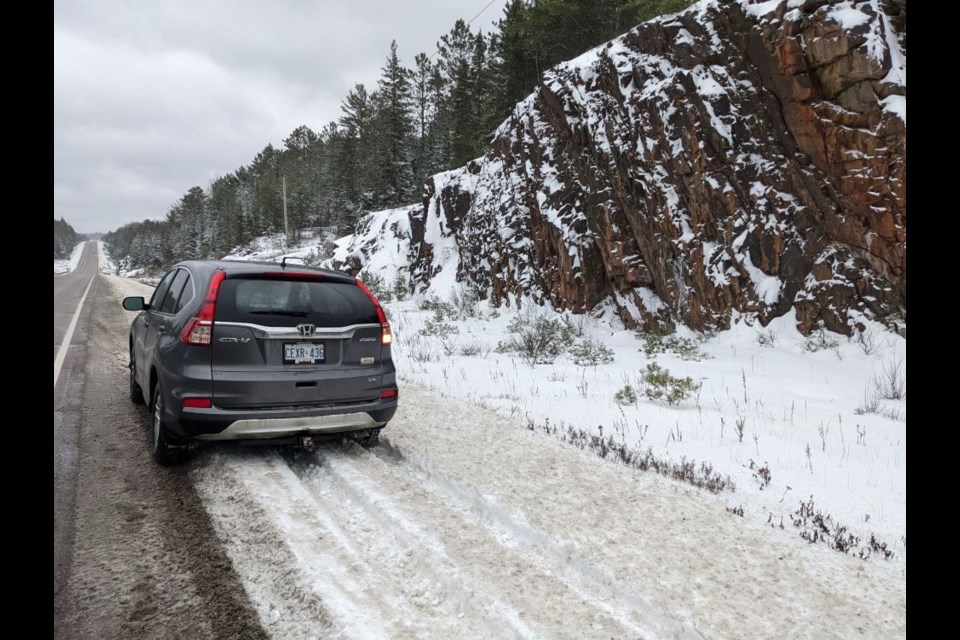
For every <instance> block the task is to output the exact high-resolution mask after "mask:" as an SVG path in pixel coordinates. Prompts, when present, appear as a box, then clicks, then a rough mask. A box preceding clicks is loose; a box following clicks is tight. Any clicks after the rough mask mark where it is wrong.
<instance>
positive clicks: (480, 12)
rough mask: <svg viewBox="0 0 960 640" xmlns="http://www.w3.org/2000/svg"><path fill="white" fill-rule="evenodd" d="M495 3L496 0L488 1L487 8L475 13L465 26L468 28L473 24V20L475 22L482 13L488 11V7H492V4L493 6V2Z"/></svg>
mask: <svg viewBox="0 0 960 640" xmlns="http://www.w3.org/2000/svg"><path fill="white" fill-rule="evenodd" d="M496 1H497V0H490V2H488V3H487V6H485V7H484V8H483V9H480V11H478V12H477V15H475V16H473V17H472V18H470V19H469V20H467V26H468V27H469V26H470V25H471V24H472V23H473V21H474V20H476V19H477V18H479V17H480V15H481V14H482V13H483V12H484V11H486V10H487V9H489V8H490V5H492V4H493V3H494V2H496Z"/></svg>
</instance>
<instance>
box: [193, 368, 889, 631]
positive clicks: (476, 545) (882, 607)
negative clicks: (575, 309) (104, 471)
mask: <svg viewBox="0 0 960 640" xmlns="http://www.w3.org/2000/svg"><path fill="white" fill-rule="evenodd" d="M400 406H401V408H400V411H399V413H398V415H397V416H396V418H395V419H394V421H393V422H392V423H391V425H390V426H389V427H388V428H387V430H386V431H385V437H384V444H383V445H381V447H379V448H378V449H376V450H372V451H366V450H363V449H361V448H359V447H357V446H356V445H343V446H339V445H331V446H325V447H321V448H320V449H319V450H318V451H317V452H316V453H315V454H297V453H293V452H289V451H288V452H282V451H276V450H273V449H259V450H258V449H252V450H251V449H243V448H239V449H228V448H219V449H213V450H210V451H209V452H208V454H207V455H206V456H204V457H203V458H202V459H201V461H200V464H198V465H196V466H195V467H194V469H193V471H192V472H191V473H192V475H193V477H194V479H195V480H196V486H197V488H198V491H199V493H200V495H201V497H202V499H203V501H204V504H205V505H206V506H207V509H208V511H209V513H210V514H211V518H212V521H213V524H214V527H215V529H216V531H217V532H218V536H219V537H220V538H221V540H222V541H223V543H224V545H225V547H226V549H227V552H228V554H229V555H230V558H231V561H232V563H233V566H234V568H235V570H236V571H237V573H238V575H239V576H240V578H241V580H242V582H243V583H244V585H245V588H246V589H247V592H248V594H249V596H250V599H251V602H252V604H253V606H254V607H255V608H256V609H257V611H258V613H259V615H260V618H261V621H262V623H263V625H264V627H265V628H266V629H267V631H268V632H269V633H270V634H271V635H273V636H274V637H278V638H279V637H314V636H317V635H329V636H332V637H343V638H391V637H411V638H434V637H496V638H542V637H569V638H588V637H595V638H599V637H604V638H607V637H617V638H620V637H631V638H740V637H744V635H749V636H752V637H794V638H824V637H851V636H853V635H860V634H863V635H865V636H866V637H904V635H905V619H906V615H905V579H903V578H902V577H901V574H900V572H899V570H898V569H897V568H896V566H895V565H892V564H890V563H869V562H868V563H865V562H863V561H861V560H857V559H853V558H850V557H847V556H842V555H839V554H837V553H835V552H832V551H830V550H828V549H826V548H825V547H823V546H818V545H809V544H807V543H805V542H804V541H802V540H800V539H799V538H798V537H795V536H789V535H778V532H777V531H772V530H770V529H769V528H768V527H766V526H765V525H757V524H755V523H753V522H751V521H744V520H743V519H741V518H739V517H737V516H735V515H732V514H731V513H729V512H728V511H727V509H726V505H725V503H726V502H727V500H726V499H725V498H724V497H717V496H713V495H711V494H708V493H705V492H701V491H697V490H694V489H693V488H691V487H689V486H687V485H684V484H681V483H678V482H675V481H670V480H666V479H663V478H660V477H659V476H656V475H653V474H644V473H636V472H634V471H633V470H630V469H627V468H624V467H621V466H617V465H612V464H607V463H605V462H603V461H601V460H599V459H597V458H595V457H592V456H590V455H588V454H586V453H585V452H582V451H578V450H576V449H573V448H571V447H568V446H565V445H562V444H561V443H558V442H554V441H551V440H550V439H546V438H543V437H542V436H541V435H539V434H536V433H531V432H529V431H527V430H525V429H523V428H522V427H520V425H519V424H518V423H517V422H516V421H514V420H509V419H505V418H502V417H499V416H497V415H495V414H494V413H492V412H490V411H488V410H485V409H482V408H478V407H476V406H472V405H469V404H465V403H463V402H458V401H456V400H453V399H451V398H449V397H444V396H442V395H441V394H439V393H436V392H431V391H427V390H425V389H423V388H422V387H421V386H420V385H418V384H414V383H406V384H402V385H401V405H400Z"/></svg>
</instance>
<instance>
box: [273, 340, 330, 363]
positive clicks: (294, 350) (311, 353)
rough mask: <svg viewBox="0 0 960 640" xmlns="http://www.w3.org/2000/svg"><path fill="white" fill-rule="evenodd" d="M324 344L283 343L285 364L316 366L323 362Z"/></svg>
mask: <svg viewBox="0 0 960 640" xmlns="http://www.w3.org/2000/svg"><path fill="white" fill-rule="evenodd" d="M323 360H324V352H323V343H322V342H285V343H283V363H284V364H316V363H318V362H323Z"/></svg>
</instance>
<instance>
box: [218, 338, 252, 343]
mask: <svg viewBox="0 0 960 640" xmlns="http://www.w3.org/2000/svg"><path fill="white" fill-rule="evenodd" d="M220 342H235V343H236V342H250V338H231V337H226V338H220Z"/></svg>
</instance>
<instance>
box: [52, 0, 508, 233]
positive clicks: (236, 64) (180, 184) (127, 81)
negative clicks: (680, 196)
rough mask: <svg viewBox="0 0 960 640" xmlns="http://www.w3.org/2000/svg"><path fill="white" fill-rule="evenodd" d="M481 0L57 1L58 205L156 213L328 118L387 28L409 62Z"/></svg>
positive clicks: (90, 226) (79, 212)
mask: <svg viewBox="0 0 960 640" xmlns="http://www.w3.org/2000/svg"><path fill="white" fill-rule="evenodd" d="M489 1H490V0H366V1H365V2H352V1H349V0H343V1H335V0H313V1H310V0H273V1H268V0H192V1H185V0H162V1H158V0H149V1H142V0H67V1H63V2H55V3H54V18H53V88H54V99H53V101H54V107H53V155H54V160H53V181H54V191H53V203H54V217H55V218H61V217H63V218H66V219H67V222H69V223H70V224H72V225H73V227H74V228H75V229H76V230H77V231H79V232H81V233H89V232H96V231H109V230H111V229H115V228H117V227H119V226H120V225H122V224H125V223H127V222H133V221H135V220H143V219H146V218H155V219H156V218H161V217H163V216H165V215H166V213H167V211H168V210H169V209H170V206H171V205H172V204H173V203H174V202H176V201H177V200H178V199H179V198H180V196H181V195H183V194H184V193H185V192H186V191H187V189H189V188H190V187H191V186H194V185H200V186H202V187H204V188H206V187H207V186H209V184H210V182H211V181H212V180H213V179H215V178H216V177H217V176H220V175H223V174H225V173H228V172H230V171H233V170H234V169H236V168H237V167H239V166H240V165H243V164H247V163H249V162H250V161H251V160H252V159H253V157H254V155H256V153H257V152H258V151H260V150H261V149H262V148H263V147H265V146H266V145H267V143H268V142H269V143H273V144H274V145H275V146H280V145H282V142H283V139H284V138H286V137H287V135H288V134H289V133H290V132H291V131H293V129H295V128H296V127H297V126H299V125H301V124H305V125H307V126H309V127H310V128H311V129H313V130H315V131H319V130H320V129H321V128H322V127H323V126H324V125H325V124H326V123H327V122H329V121H331V120H335V119H337V118H338V117H339V115H340V100H341V99H342V98H343V96H344V95H345V94H346V92H347V90H348V89H349V88H350V87H351V86H353V83H354V82H363V83H365V84H367V86H373V85H374V84H375V83H376V81H377V78H378V77H379V75H380V67H381V66H382V65H383V63H384V60H385V58H386V55H387V51H388V49H389V46H390V40H392V39H396V40H397V45H398V47H399V53H400V56H401V58H402V59H403V62H404V63H405V64H407V65H411V64H412V62H413V57H414V55H416V54H417V53H418V52H420V51H425V52H427V53H428V54H431V53H433V52H434V51H435V49H436V43H437V40H439V38H440V36H441V35H442V34H444V33H446V32H447V31H449V30H450V28H451V27H452V26H453V23H454V21H455V20H456V19H457V18H463V19H464V20H469V19H470V18H472V17H473V16H475V15H476V14H477V13H478V12H480V11H481V10H482V9H483V8H484V6H485V5H486V4H487V3H488V2H489ZM505 4H506V0H493V3H492V5H491V6H490V7H489V8H487V9H486V10H485V11H484V12H483V14H482V15H481V16H480V17H478V18H477V19H476V20H475V21H474V23H473V25H472V28H473V29H477V28H482V29H483V30H484V31H488V30H489V29H490V27H491V23H492V22H495V21H496V20H497V19H499V18H500V17H501V15H502V12H503V6H504V5H505Z"/></svg>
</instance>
